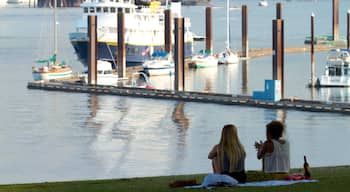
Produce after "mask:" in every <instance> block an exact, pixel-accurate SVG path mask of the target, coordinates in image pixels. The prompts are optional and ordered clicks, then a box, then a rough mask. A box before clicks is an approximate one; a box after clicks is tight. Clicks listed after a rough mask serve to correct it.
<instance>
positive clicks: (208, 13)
mask: <svg viewBox="0 0 350 192" xmlns="http://www.w3.org/2000/svg"><path fill="white" fill-rule="evenodd" d="M205 37H206V39H205V49H206V50H210V51H213V7H206V8H205Z"/></svg>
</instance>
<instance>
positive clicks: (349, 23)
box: [346, 10, 350, 49]
mask: <svg viewBox="0 0 350 192" xmlns="http://www.w3.org/2000/svg"><path fill="white" fill-rule="evenodd" d="M346 31H347V32H346V39H347V49H350V10H348V13H347V30H346Z"/></svg>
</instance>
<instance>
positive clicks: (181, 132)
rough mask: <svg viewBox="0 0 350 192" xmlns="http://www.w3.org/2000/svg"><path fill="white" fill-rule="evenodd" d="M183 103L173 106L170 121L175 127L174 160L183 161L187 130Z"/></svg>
mask: <svg viewBox="0 0 350 192" xmlns="http://www.w3.org/2000/svg"><path fill="white" fill-rule="evenodd" d="M184 107H185V102H178V103H176V105H175V108H174V111H173V113H172V116H171V118H172V120H173V122H174V123H175V124H176V127H177V140H176V160H179V159H183V156H184V150H185V147H186V135H187V129H188V128H189V124H190V122H189V119H188V118H187V117H186V114H185V111H184Z"/></svg>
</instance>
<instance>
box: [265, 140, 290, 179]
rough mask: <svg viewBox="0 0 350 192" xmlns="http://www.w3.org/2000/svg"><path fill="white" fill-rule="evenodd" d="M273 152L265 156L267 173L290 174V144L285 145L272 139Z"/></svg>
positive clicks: (285, 143)
mask: <svg viewBox="0 0 350 192" xmlns="http://www.w3.org/2000/svg"><path fill="white" fill-rule="evenodd" d="M272 143H273V152H272V153H266V154H265V155H264V172H265V173H288V172H289V168H290V159H289V142H288V141H285V142H284V143H283V144H282V143H280V142H279V141H277V140H274V139H272Z"/></svg>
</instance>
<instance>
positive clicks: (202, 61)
mask: <svg viewBox="0 0 350 192" xmlns="http://www.w3.org/2000/svg"><path fill="white" fill-rule="evenodd" d="M189 66H190V67H192V68H206V67H216V66H218V59H217V58H215V57H214V56H209V57H203V58H202V57H201V56H199V57H194V58H192V60H191V62H190V63H189Z"/></svg>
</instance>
